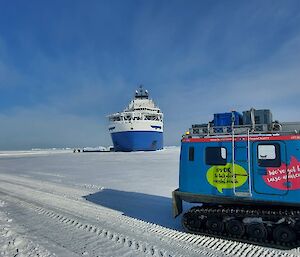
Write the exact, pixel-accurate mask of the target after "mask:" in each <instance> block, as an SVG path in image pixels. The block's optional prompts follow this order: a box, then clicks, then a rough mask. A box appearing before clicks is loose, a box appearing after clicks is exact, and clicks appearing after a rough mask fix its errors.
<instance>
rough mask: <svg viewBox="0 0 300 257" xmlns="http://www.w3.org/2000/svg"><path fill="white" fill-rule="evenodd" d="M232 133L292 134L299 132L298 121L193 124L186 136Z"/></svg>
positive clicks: (228, 134) (212, 135) (227, 134)
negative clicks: (221, 124) (246, 123)
mask: <svg viewBox="0 0 300 257" xmlns="http://www.w3.org/2000/svg"><path fill="white" fill-rule="evenodd" d="M233 133H234V135H236V136H237V135H240V136H242V135H275V134H276V135H294V134H300V122H281V123H278V122H273V123H272V124H249V125H229V126H212V125H211V124H210V123H208V124H194V125H192V127H191V128H190V129H189V133H188V134H187V135H186V136H188V137H215V136H232V134H233Z"/></svg>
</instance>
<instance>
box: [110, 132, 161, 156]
mask: <svg viewBox="0 0 300 257" xmlns="http://www.w3.org/2000/svg"><path fill="white" fill-rule="evenodd" d="M111 138H112V141H113V144H114V149H115V151H117V152H132V151H156V150H160V149H162V148H163V133H162V132H158V131H122V132H114V133H111Z"/></svg>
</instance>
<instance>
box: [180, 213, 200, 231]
mask: <svg viewBox="0 0 300 257" xmlns="http://www.w3.org/2000/svg"><path fill="white" fill-rule="evenodd" d="M201 224H202V222H201V219H198V218H197V217H195V216H194V215H189V214H187V213H186V214H184V216H183V219H182V225H183V227H184V228H187V229H188V230H191V231H193V230H198V229H199V228H200V227H201Z"/></svg>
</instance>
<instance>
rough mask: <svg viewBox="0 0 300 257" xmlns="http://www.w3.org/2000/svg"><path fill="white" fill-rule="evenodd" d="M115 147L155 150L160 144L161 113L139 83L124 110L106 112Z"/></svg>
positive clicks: (125, 149) (161, 131)
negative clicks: (108, 113) (111, 112)
mask: <svg viewBox="0 0 300 257" xmlns="http://www.w3.org/2000/svg"><path fill="white" fill-rule="evenodd" d="M108 118H109V132H110V133H111V138H112V141H113V144H114V149H115V151H124V152H130V151H155V150H159V149H162V148H163V113H162V112H161V110H160V109H159V108H158V107H157V106H156V105H155V103H154V102H153V100H152V99H150V98H149V93H148V91H147V90H145V89H144V88H143V86H140V87H139V89H138V90H136V92H135V96H134V99H133V100H132V101H131V102H130V103H129V105H128V107H127V108H125V110H124V111H123V112H118V113H114V114H111V115H109V116H108Z"/></svg>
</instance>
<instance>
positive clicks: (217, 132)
mask: <svg viewBox="0 0 300 257" xmlns="http://www.w3.org/2000/svg"><path fill="white" fill-rule="evenodd" d="M182 201H186V202H190V203H198V205H197V206H194V207H193V208H191V209H190V210H189V211H187V212H186V213H184V214H183V216H182V224H183V227H184V229H185V230H186V231H187V232H191V233H196V234H205V235H213V236H218V237H222V238H228V239H235V240H240V241H245V242H255V243H258V244H263V245H270V246H277V247H280V248H282V247H283V248H285V247H288V248H291V247H295V246H299V245H300V122H278V121H273V119H272V114H271V112H270V110H255V109H253V108H252V109H251V110H250V111H245V112H243V115H241V114H240V113H238V112H235V111H233V112H229V113H218V114H215V115H214V120H213V121H212V122H209V123H207V124H195V125H192V127H191V128H190V129H189V131H188V132H187V133H186V134H185V135H184V136H183V138H182V141H181V154H180V168H179V188H178V189H176V190H175V191H173V214H174V217H177V216H178V215H179V214H181V213H182Z"/></svg>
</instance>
